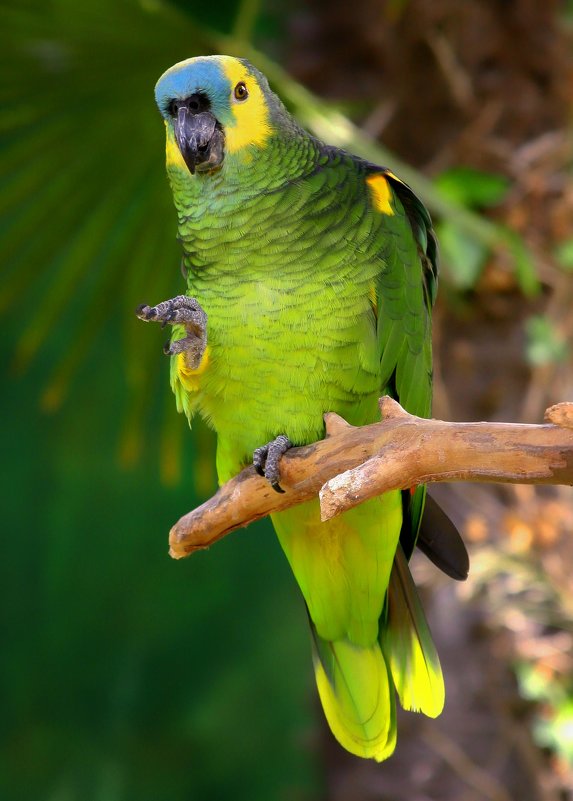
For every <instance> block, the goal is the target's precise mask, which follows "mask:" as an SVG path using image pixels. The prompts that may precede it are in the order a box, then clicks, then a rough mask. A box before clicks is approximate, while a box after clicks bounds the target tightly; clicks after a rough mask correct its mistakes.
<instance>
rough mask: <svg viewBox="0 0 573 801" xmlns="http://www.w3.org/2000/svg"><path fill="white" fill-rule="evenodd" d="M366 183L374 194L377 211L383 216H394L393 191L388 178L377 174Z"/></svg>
mask: <svg viewBox="0 0 573 801" xmlns="http://www.w3.org/2000/svg"><path fill="white" fill-rule="evenodd" d="M366 183H367V184H368V186H369V187H370V191H371V192H372V197H373V199H374V206H375V208H376V209H377V211H379V212H381V213H382V214H389V215H393V214H394V209H393V208H392V204H391V202H390V201H391V198H392V190H391V189H390V184H389V183H388V181H387V179H386V177H385V176H384V175H382V173H376V175H371V176H370V177H369V178H367V179H366Z"/></svg>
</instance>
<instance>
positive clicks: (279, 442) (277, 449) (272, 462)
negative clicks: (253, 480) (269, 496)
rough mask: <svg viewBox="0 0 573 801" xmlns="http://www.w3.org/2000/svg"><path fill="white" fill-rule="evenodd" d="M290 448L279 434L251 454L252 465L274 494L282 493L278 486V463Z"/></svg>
mask: <svg viewBox="0 0 573 801" xmlns="http://www.w3.org/2000/svg"><path fill="white" fill-rule="evenodd" d="M289 448H292V442H291V441H290V439H289V438H288V437H285V435H284V434H280V435H279V436H278V437H277V438H276V439H273V440H272V442H268V443H267V444H266V445H262V446H261V447H260V448H257V449H256V450H255V452H254V453H253V465H254V467H255V470H256V471H257V473H258V474H259V475H260V476H264V477H265V478H266V479H267V481H268V482H269V484H270V485H271V487H272V488H273V489H274V490H275V492H284V489H283V488H282V487H281V485H280V484H279V462H280V460H281V457H282V456H283V455H284V454H285V453H286V452H287V451H288V450H289Z"/></svg>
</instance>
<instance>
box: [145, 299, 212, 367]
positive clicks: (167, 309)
mask: <svg viewBox="0 0 573 801" xmlns="http://www.w3.org/2000/svg"><path fill="white" fill-rule="evenodd" d="M135 313H136V315H137V316H138V317H139V319H140V320H145V321H146V322H149V321H153V322H156V323H161V328H165V326H166V325H183V326H184V328H185V331H186V333H187V336H185V337H183V339H174V340H172V341H171V342H167V343H166V344H165V345H164V347H163V353H165V354H167V355H168V356H175V355H177V354H178V353H184V354H185V358H186V361H187V365H188V367H189V368H190V369H191V370H196V369H197V368H198V367H199V365H200V364H201V360H202V358H203V354H204V352H205V348H206V347H207V315H206V313H205V312H204V310H203V309H202V308H201V304H200V303H199V301H198V300H196V299H195V298H190V297H188V296H187V295H177V297H175V298H170V299H169V300H164V301H162V302H161V303H158V304H157V305H156V306H148V305H147V304H146V303H142V304H141V306H138V307H137V309H136V311H135Z"/></svg>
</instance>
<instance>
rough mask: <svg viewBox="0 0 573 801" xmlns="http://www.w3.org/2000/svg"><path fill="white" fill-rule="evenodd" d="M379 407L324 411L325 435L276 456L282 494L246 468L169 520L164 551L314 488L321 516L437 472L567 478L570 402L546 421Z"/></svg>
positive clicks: (198, 544)
mask: <svg viewBox="0 0 573 801" xmlns="http://www.w3.org/2000/svg"><path fill="white" fill-rule="evenodd" d="M380 411H381V413H382V418H383V419H382V421H381V422H380V423H374V424H372V425H368V426H360V427H354V426H351V425H349V424H348V423H347V422H345V421H344V420H343V419H342V418H341V417H339V416H338V415H336V414H326V415H325V423H326V438H325V439H324V440H321V441H320V442H315V443H313V444H312V445H307V446H304V447H301V448H293V449H292V450H290V451H288V452H287V453H286V454H285V456H284V457H283V458H282V460H281V463H280V483H281V486H282V487H283V488H284V489H285V490H286V492H285V494H284V495H280V494H278V493H276V492H275V491H274V490H273V489H272V488H271V487H270V486H269V484H268V482H267V481H266V480H265V479H264V478H261V477H260V476H258V475H257V474H256V473H255V470H254V468H253V467H247V468H245V469H244V470H243V471H242V472H241V473H239V475H237V476H235V477H234V478H232V479H231V480H230V481H228V482H227V483H226V484H224V485H223V486H222V487H221V488H220V489H219V490H218V491H217V493H216V494H215V495H214V496H213V497H212V498H210V499H209V500H208V501H206V502H205V503H204V504H202V505H201V506H199V507H198V508H197V509H194V510H193V511H191V512H189V513H188V514H186V515H184V516H183V517H182V518H181V519H180V520H179V521H178V522H177V523H176V524H175V525H174V526H173V528H172V529H171V532H170V535H169V545H170V554H171V556H172V557H174V558H175V559H180V558H181V557H184V556H188V555H189V554H190V553H192V552H193V551H196V550H198V549H201V548H208V547H209V546H210V545H212V544H213V543H214V542H216V541H217V540H219V539H221V538H222V537H224V536H225V535H226V534H228V533H229V532H231V531H233V529H235V528H239V527H240V526H246V525H247V524H248V523H251V522H252V521H253V520H257V519H258V518H260V517H265V516H266V515H268V514H271V513H274V512H279V511H281V510H282V509H287V508H288V507H290V506H294V505H295V504H299V503H302V502H303V501H308V500H310V499H311V498H315V497H317V496H318V497H319V498H320V507H321V516H322V519H323V520H329V519H330V518H332V517H335V516H336V515H338V514H341V512H344V511H345V510H347V509H350V508H351V507H352V506H356V505H358V504H359V503H362V502H363V501H365V500H367V499H368V498H372V497H373V496H375V495H380V494H381V493H383V492H387V491H389V490H395V489H407V488H409V487H413V486H416V485H418V484H430V483H433V482H438V481H488V482H505V483H514V484H569V485H573V403H560V404H557V405H556V406H552V407H551V408H550V409H548V410H547V411H546V413H545V419H546V421H547V423H546V424H545V425H523V424H517V423H447V422H443V421H441V420H425V419H422V418H420V417H414V416H413V415H410V414H408V413H407V412H406V411H404V409H403V408H402V407H401V406H400V405H399V404H398V403H396V401H394V400H392V399H391V398H389V397H383V398H381V399H380Z"/></svg>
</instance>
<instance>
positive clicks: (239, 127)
mask: <svg viewBox="0 0 573 801" xmlns="http://www.w3.org/2000/svg"><path fill="white" fill-rule="evenodd" d="M221 65H222V67H223V69H224V71H225V75H226V76H227V78H228V79H229V81H230V83H231V96H230V98H229V105H230V108H231V113H232V114H233V117H234V119H235V125H228V126H226V128H225V149H226V150H227V151H228V152H229V153H238V152H239V151H241V150H243V149H244V148H246V147H248V146H249V145H258V146H260V145H262V144H264V142H265V141H266V140H267V139H268V137H269V136H270V135H271V131H272V129H271V126H270V122H269V112H268V108H267V103H266V100H265V96H264V94H263V92H262V90H261V87H260V86H259V84H258V82H257V79H256V78H255V77H254V75H251V74H250V72H249V71H248V70H247V69H246V68H245V67H244V66H243V65H242V64H241V62H240V61H237V59H236V58H231V57H230V56H222V57H221ZM239 83H244V84H245V86H246V88H247V91H248V96H247V98H246V99H245V100H237V98H236V97H235V87H236V86H237V85H238V84H239Z"/></svg>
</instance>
